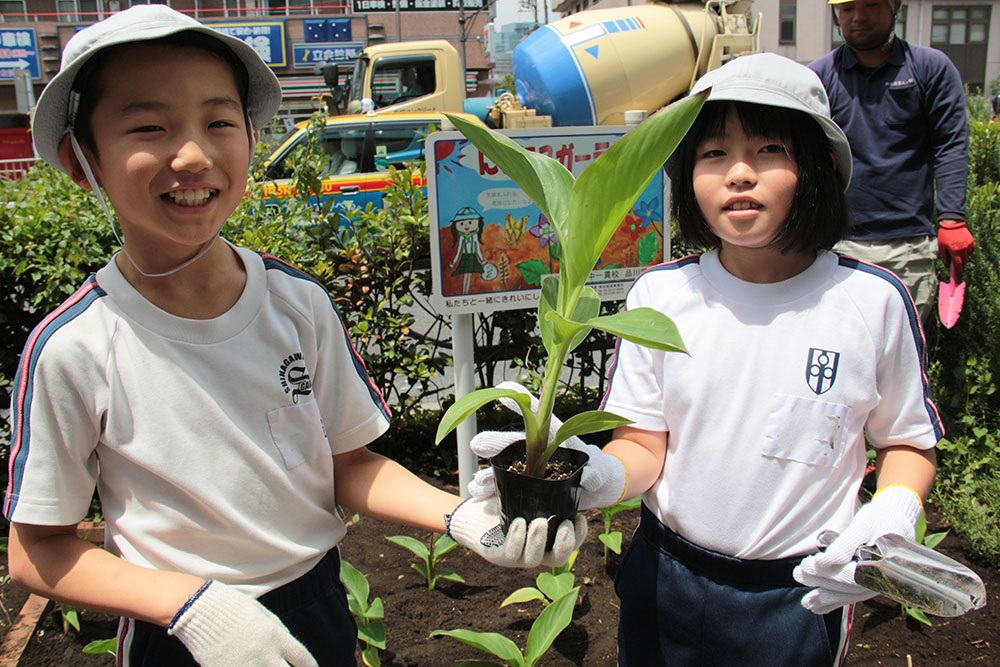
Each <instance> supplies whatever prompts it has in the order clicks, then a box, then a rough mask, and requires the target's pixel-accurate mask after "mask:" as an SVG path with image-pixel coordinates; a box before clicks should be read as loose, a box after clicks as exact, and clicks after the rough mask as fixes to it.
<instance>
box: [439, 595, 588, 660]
mask: <svg viewBox="0 0 1000 667" xmlns="http://www.w3.org/2000/svg"><path fill="white" fill-rule="evenodd" d="M579 594H580V587H579V586H577V587H576V588H574V589H572V590H570V591H569V592H568V593H566V594H565V595H563V596H562V597H560V598H559V599H557V600H555V601H553V602H552V603H551V604H550V605H548V606H547V607H545V609H543V610H542V613H540V614H539V615H538V618H536V619H535V622H534V623H532V624H531V630H530V631H529V632H528V641H527V642H526V644H525V648H524V652H523V653H522V652H521V649H519V648H518V647H517V644H515V643H514V642H513V641H511V640H510V639H509V638H507V637H505V636H503V635H501V634H499V633H497V632H475V631H473V630H465V629H461V628H460V629H458V630H435V631H434V632H432V633H431V635H430V636H431V637H435V636H437V635H444V636H446V637H451V638H453V639H457V640H458V641H460V642H462V643H463V644H468V645H469V646H474V647H476V648H478V649H481V650H483V651H486V652H487V653H492V654H493V655H495V656H496V657H498V658H500V660H502V661H503V662H502V663H498V662H491V661H488V660H483V661H476V662H466V663H464V664H466V665H480V666H482V667H485V666H487V665H489V666H491V667H503V665H505V664H506V665H511V667H535V665H537V664H538V661H539V660H541V659H542V656H544V655H545V653H546V652H547V651H548V650H549V648H550V647H551V646H552V642H554V641H555V639H556V637H558V636H559V634H560V633H561V632H562V631H563V630H565V629H566V626H567V625H569V624H570V621H572V620H573V609H574V608H575V607H576V598H577V596H578V595H579Z"/></svg>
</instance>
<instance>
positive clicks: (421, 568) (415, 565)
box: [410, 563, 430, 584]
mask: <svg viewBox="0 0 1000 667" xmlns="http://www.w3.org/2000/svg"><path fill="white" fill-rule="evenodd" d="M410 567H412V568H413V569H414V570H416V571H417V572H419V573H420V576H421V577H423V578H424V579H426V580H427V582H428V584H429V583H430V575H428V574H427V566H426V565H424V564H423V563H410Z"/></svg>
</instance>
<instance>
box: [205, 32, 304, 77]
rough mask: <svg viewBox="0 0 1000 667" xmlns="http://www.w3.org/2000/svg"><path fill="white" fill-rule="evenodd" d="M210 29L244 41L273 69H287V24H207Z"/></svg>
mask: <svg viewBox="0 0 1000 667" xmlns="http://www.w3.org/2000/svg"><path fill="white" fill-rule="evenodd" d="M205 25H207V26H208V27H209V28H212V29H213V30H218V31H219V32H224V33H226V34H227V35H229V36H231V37H236V38H237V39H242V40H243V41H244V42H246V43H247V44H249V45H250V46H251V47H253V50H254V51H256V52H257V55H259V56H260V58H261V60H263V61H264V62H265V63H267V64H268V65H269V66H271V67H286V66H287V65H288V59H287V57H286V56H285V24H284V22H282V21H244V22H227V23H206V24H205Z"/></svg>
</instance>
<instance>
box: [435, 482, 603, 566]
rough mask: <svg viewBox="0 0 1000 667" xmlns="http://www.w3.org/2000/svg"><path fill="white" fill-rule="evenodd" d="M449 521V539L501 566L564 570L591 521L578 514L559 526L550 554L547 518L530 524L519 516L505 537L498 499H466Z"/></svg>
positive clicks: (583, 538)
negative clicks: (546, 545)
mask: <svg viewBox="0 0 1000 667" xmlns="http://www.w3.org/2000/svg"><path fill="white" fill-rule="evenodd" d="M445 520H446V521H447V526H448V527H447V529H446V531H445V532H446V534H447V535H448V536H449V537H451V538H452V539H453V540H455V541H456V542H458V543H459V544H461V545H462V546H463V547H465V548H467V549H469V550H470V551H472V552H474V553H477V554H479V555H480V556H482V557H483V558H485V559H486V560H488V561H489V562H491V563H493V564H494V565H499V566H500V567H527V568H534V567H538V566H539V565H544V566H545V567H560V566H562V565H564V564H565V563H566V561H567V560H569V557H570V555H571V554H572V553H573V552H574V551H576V550H577V549H579V548H580V545H581V544H583V541H584V540H585V539H586V538H587V519H586V517H584V516H583V515H582V514H577V515H576V521H575V522H573V521H569V520H567V521H563V522H562V523H561V524H560V525H559V529H558V530H557V531H556V539H555V543H554V544H553V545H552V551H549V552H546V551H545V542H546V540H547V538H548V531H549V524H548V521H547V520H546V519H535V520H533V521H532V522H531V523H530V524H529V523H527V522H526V521H525V520H524V518H523V517H518V518H516V519H514V520H513V521H512V522H511V524H510V529H509V530H508V531H507V534H506V535H504V534H503V527H502V526H501V524H500V501H499V500H497V498H495V497H493V498H466V499H465V500H463V501H462V503H461V504H460V505H459V506H458V507H456V508H455V511H454V512H452V513H451V514H448V515H447V516H446V517H445Z"/></svg>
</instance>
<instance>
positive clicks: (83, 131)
mask: <svg viewBox="0 0 1000 667" xmlns="http://www.w3.org/2000/svg"><path fill="white" fill-rule="evenodd" d="M146 44H151V45H162V46H177V47H195V48H199V49H202V50H203V51H208V52H209V53H212V54H214V55H216V56H218V57H220V58H222V60H224V61H225V62H226V63H227V64H228V65H229V68H230V69H231V70H232V71H233V78H234V79H235V81H236V90H237V91H238V92H239V95H240V104H241V105H242V106H243V112H244V114H245V113H246V109H247V96H248V95H249V91H250V76H249V75H248V74H247V70H246V67H245V66H244V65H243V63H242V61H240V59H239V57H237V56H236V54H235V53H233V52H232V51H230V50H229V47H227V46H226V45H225V44H223V43H222V42H221V41H220V40H218V39H215V38H214V37H212V36H211V35H206V34H204V33H200V32H195V31H181V32H178V33H174V34H172V35H167V36H166V37H161V38H159V39H151V40H148V41H142V42H127V43H124V44H119V45H116V46H109V47H108V48H106V49H103V50H102V51H101V52H100V53H98V54H96V55H95V56H94V57H93V58H91V59H90V60H88V61H87V62H86V63H84V65H83V67H81V68H80V71H79V72H78V73H77V75H76V78H75V79H74V80H73V90H74V91H75V92H77V93H79V94H80V101H79V104H78V105H77V110H76V118H75V119H74V120H73V133H74V134H75V135H76V138H77V140H78V141H79V142H80V144H81V145H83V146H86V147H87V148H88V149H90V151H91V152H92V153H94V155H97V145H96V144H95V142H94V129H93V127H92V125H91V122H90V118H91V116H92V115H93V113H94V107H96V106H97V101H98V100H99V99H100V98H101V94H102V93H103V89H102V86H101V83H102V81H101V72H102V70H103V69H104V67H103V66H104V64H105V63H107V62H108V59H109V58H111V57H113V56H114V54H115V53H117V52H120V51H121V50H122V49H123V48H125V47H128V46H137V45H146ZM151 83H155V82H151Z"/></svg>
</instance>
